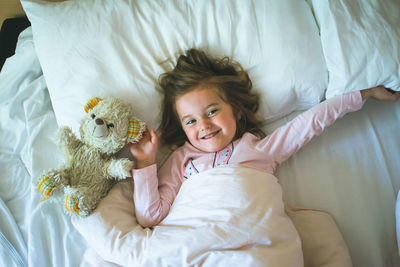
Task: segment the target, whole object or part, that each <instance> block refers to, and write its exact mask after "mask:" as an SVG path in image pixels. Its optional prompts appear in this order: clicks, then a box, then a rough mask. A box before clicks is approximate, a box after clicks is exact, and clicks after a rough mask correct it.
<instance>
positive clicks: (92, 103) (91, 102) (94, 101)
mask: <svg viewBox="0 0 400 267" xmlns="http://www.w3.org/2000/svg"><path fill="white" fill-rule="evenodd" d="M101 100H103V99H101V98H99V97H95V98H92V99H90V100H89V102H88V103H87V104H86V105H85V107H84V109H85V112H86V113H88V112H89V110H91V109H92V108H94V107H95V106H97V104H98V103H99V102H100V101H101Z"/></svg>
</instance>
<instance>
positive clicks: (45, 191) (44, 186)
mask: <svg viewBox="0 0 400 267" xmlns="http://www.w3.org/2000/svg"><path fill="white" fill-rule="evenodd" d="M55 188H56V187H55V186H54V184H53V182H52V181H51V180H50V178H49V176H47V175H45V176H43V177H42V178H41V179H40V181H39V184H38V191H39V193H41V194H42V196H44V199H43V200H41V201H44V200H46V199H48V198H49V197H50V196H51V194H52V193H53V190H54V189H55Z"/></svg>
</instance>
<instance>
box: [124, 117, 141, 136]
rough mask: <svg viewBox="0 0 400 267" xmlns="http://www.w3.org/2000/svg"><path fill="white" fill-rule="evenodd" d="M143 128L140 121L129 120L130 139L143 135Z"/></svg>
mask: <svg viewBox="0 0 400 267" xmlns="http://www.w3.org/2000/svg"><path fill="white" fill-rule="evenodd" d="M141 128H142V127H141V124H140V122H139V121H138V120H135V119H130V120H129V128H128V134H127V136H128V139H130V138H133V139H135V138H137V136H138V135H140V134H141V131H142V129H141Z"/></svg>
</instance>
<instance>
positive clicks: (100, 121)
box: [95, 119, 104, 125]
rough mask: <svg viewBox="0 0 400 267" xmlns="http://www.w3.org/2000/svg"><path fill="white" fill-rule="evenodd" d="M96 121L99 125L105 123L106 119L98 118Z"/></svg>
mask: <svg viewBox="0 0 400 267" xmlns="http://www.w3.org/2000/svg"><path fill="white" fill-rule="evenodd" d="M95 122H96V124H97V125H103V124H104V121H103V120H102V119H96V121H95Z"/></svg>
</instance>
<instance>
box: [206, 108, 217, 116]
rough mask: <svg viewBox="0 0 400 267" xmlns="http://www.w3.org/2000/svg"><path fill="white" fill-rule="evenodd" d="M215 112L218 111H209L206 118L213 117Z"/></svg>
mask: <svg viewBox="0 0 400 267" xmlns="http://www.w3.org/2000/svg"><path fill="white" fill-rule="evenodd" d="M217 111H218V109H213V110H210V111H209V112H208V113H207V116H208V117H211V116H212V115H214V114H215V113H216V112H217Z"/></svg>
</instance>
